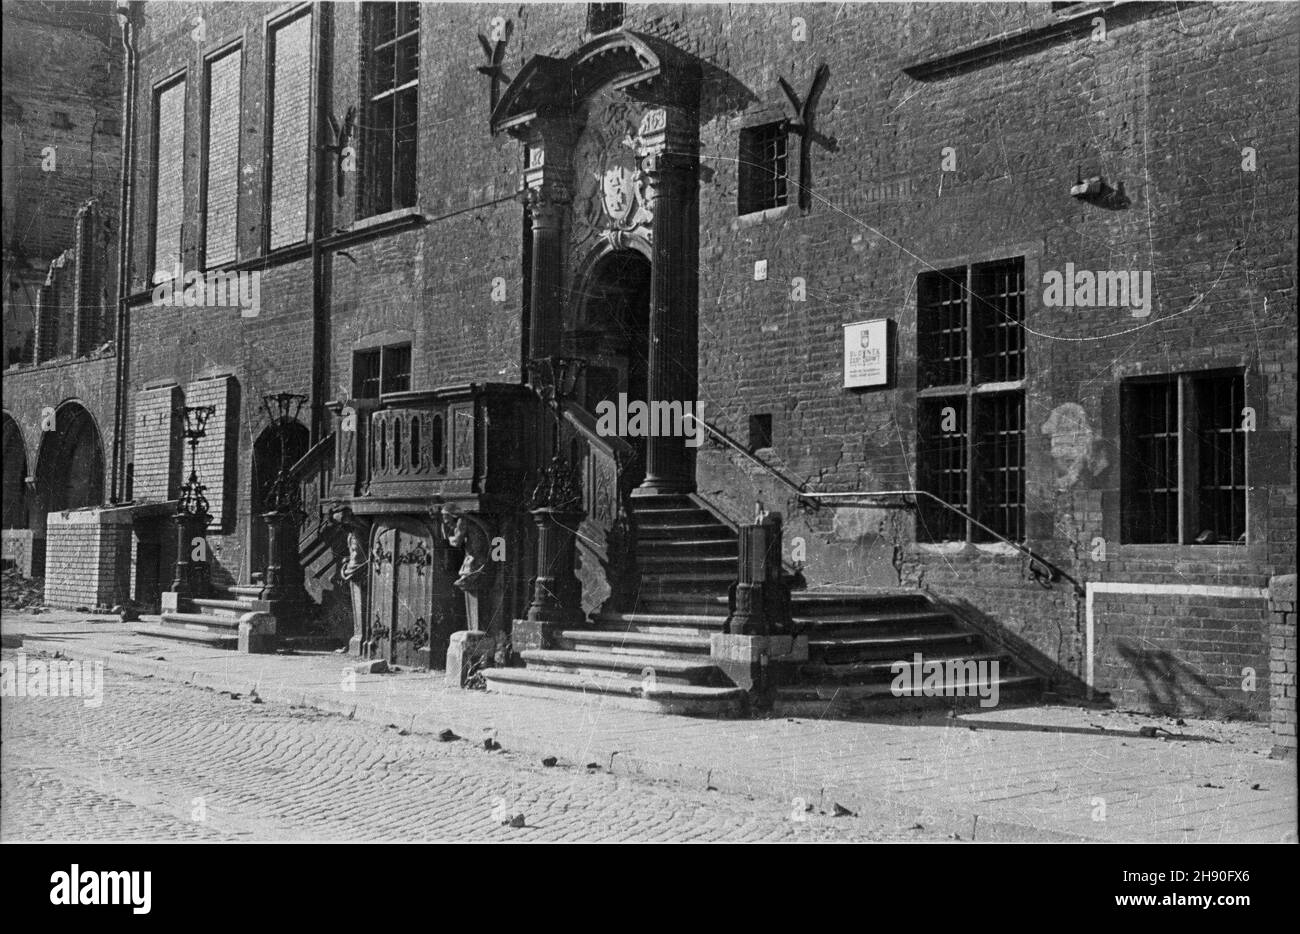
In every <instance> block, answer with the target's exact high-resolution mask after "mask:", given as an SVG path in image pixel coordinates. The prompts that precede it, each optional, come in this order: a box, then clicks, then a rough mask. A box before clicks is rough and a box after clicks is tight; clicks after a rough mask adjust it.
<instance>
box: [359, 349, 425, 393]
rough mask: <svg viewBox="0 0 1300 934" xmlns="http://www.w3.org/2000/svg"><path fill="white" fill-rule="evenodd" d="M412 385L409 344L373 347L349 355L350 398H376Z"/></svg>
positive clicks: (404, 389)
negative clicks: (350, 372)
mask: <svg viewBox="0 0 1300 934" xmlns="http://www.w3.org/2000/svg"><path fill="white" fill-rule="evenodd" d="M410 388H411V345H410V344H390V345H389V346H387V347H372V348H371V349H369V350H359V351H357V352H356V353H354V354H353V355H352V397H353V398H354V399H378V398H379V396H380V395H381V394H383V393H388V392H406V391H407V390H409V389H410Z"/></svg>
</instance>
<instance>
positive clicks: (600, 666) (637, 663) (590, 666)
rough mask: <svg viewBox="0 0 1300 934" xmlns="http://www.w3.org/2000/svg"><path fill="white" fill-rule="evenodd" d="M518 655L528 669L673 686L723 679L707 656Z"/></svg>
mask: <svg viewBox="0 0 1300 934" xmlns="http://www.w3.org/2000/svg"><path fill="white" fill-rule="evenodd" d="M519 654H520V657H521V658H523V660H524V661H525V662H527V663H528V667H529V668H535V669H540V670H542V671H567V672H575V673H596V674H602V675H607V676H610V677H614V676H622V677H624V678H630V679H634V680H637V681H653V682H661V681H664V682H670V683H674V684H711V683H712V684H716V683H718V682H719V681H721V680H722V679H723V677H724V676H723V675H722V672H721V671H720V670H719V669H718V667H717V666H716V665H714V664H713V663H712V662H711V661H709V659H708V658H707V657H706V658H699V657H685V658H674V657H667V656H654V655H623V654H620V653H617V652H608V653H604V652H573V651H568V650H565V649H528V650H525V651H523V652H521V653H519Z"/></svg>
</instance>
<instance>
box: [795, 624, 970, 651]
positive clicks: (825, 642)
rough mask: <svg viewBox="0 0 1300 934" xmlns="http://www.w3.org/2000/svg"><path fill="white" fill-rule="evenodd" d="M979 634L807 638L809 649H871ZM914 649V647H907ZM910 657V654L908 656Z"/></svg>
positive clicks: (948, 632)
mask: <svg viewBox="0 0 1300 934" xmlns="http://www.w3.org/2000/svg"><path fill="white" fill-rule="evenodd" d="M978 638H979V635H978V634H977V633H973V632H967V631H966V630H964V629H941V630H937V631H934V632H916V633H882V634H880V635H870V636H823V635H814V636H812V637H811V638H809V640H808V648H809V649H850V648H854V649H855V648H864V649H871V648H876V647H879V646H891V645H907V646H917V645H923V644H925V643H926V642H951V641H954V640H959V639H965V640H975V639H978ZM909 651H915V649H914V648H913V649H909ZM909 657H910V656H909Z"/></svg>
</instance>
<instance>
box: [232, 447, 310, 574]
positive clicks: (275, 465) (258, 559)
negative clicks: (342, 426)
mask: <svg viewBox="0 0 1300 934" xmlns="http://www.w3.org/2000/svg"><path fill="white" fill-rule="evenodd" d="M310 446H311V433H310V432H309V431H308V430H307V426H306V425H303V424H302V423H301V422H298V421H279V422H276V423H275V424H273V425H268V426H267V427H266V428H265V429H263V431H262V433H261V434H260V435H258V436H257V440H256V441H254V442H253V469H252V471H251V472H250V475H251V477H252V487H251V489H250V490H249V503H250V506H251V510H250V512H251V515H250V518H249V548H248V570H249V574H250V575H252V576H253V579H260V578H261V575H262V574H263V573H264V572H265V571H266V562H267V558H268V553H267V534H266V523H265V522H263V521H262V520H261V519H260V518H259V517H260V516H261V515H262V513H264V512H266V511H267V509H268V508H270V503H269V501H268V497H269V494H270V492H271V485H272V484H273V483H274V482H275V478H276V476H277V475H278V474H279V473H280V470H281V468H284V469H288V468H290V467H292V466H293V465H294V464H296V463H298V461H300V460H301V459H302V457H303V455H304V454H306V453H307V450H308V448H309V447H310Z"/></svg>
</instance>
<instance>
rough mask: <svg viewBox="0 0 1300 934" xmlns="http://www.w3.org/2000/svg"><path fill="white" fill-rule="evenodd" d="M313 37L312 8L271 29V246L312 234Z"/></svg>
mask: <svg viewBox="0 0 1300 934" xmlns="http://www.w3.org/2000/svg"><path fill="white" fill-rule="evenodd" d="M311 41H312V23H311V13H310V11H308V12H305V13H303V14H301V15H299V16H296V17H294V18H293V19H291V20H289V21H287V22H284V23H281V24H280V25H278V26H276V27H275V28H274V29H273V30H272V31H271V52H270V61H271V76H270V81H271V116H270V121H271V132H270V147H269V151H268V162H269V165H270V168H269V173H268V175H269V189H270V193H269V196H268V203H269V210H270V224H269V230H270V236H269V247H270V249H275V248H277V247H281V246H288V245H289V244H293V243H301V242H302V241H303V240H305V239H306V238H307V182H308V177H309V174H310V171H311V101H312V93H311V70H312V69H311Z"/></svg>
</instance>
